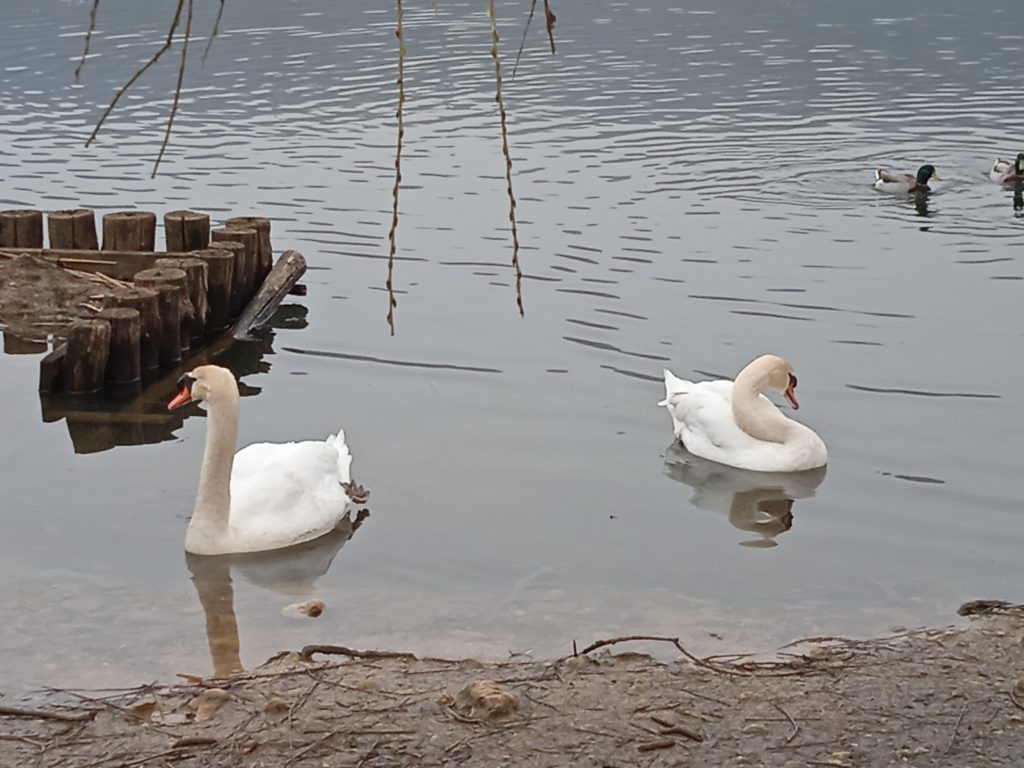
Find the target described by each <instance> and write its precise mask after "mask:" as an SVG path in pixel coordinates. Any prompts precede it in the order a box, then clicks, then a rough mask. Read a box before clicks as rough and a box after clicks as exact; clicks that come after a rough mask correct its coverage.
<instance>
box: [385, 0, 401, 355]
mask: <svg viewBox="0 0 1024 768" xmlns="http://www.w3.org/2000/svg"><path fill="white" fill-rule="evenodd" d="M397 1H398V21H397V23H396V25H395V37H397V38H398V81H397V83H398V109H397V110H396V111H395V117H396V118H398V146H397V148H396V150H395V188H394V191H393V192H392V198H393V201H392V208H391V231H390V232H388V241H389V242H390V250H389V251H388V279H387V283H386V285H387V289H388V327H389V328H391V335H392V336H394V335H395V307H397V306H398V300H397V299H396V298H395V286H394V282H393V280H392V278H393V276H394V272H395V253H396V251H397V248H396V245H395V235H396V233H397V232H398V188H399V185H401V183H402V138H403V137H404V135H405V126H404V124H403V122H402V113H403V112H404V106H405V37H404V33H403V31H402V19H403V15H404V11H403V9H402V0H397Z"/></svg>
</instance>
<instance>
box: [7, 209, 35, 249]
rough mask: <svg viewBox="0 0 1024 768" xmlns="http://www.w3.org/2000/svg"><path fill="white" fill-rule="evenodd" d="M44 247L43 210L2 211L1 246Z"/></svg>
mask: <svg viewBox="0 0 1024 768" xmlns="http://www.w3.org/2000/svg"><path fill="white" fill-rule="evenodd" d="M42 247H43V212H42V211H31V210H28V211H0V248H42Z"/></svg>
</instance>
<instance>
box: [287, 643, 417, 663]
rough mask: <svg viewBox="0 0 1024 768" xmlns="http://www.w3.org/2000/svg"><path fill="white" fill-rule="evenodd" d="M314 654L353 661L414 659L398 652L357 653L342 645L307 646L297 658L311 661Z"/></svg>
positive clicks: (413, 656) (414, 657)
mask: <svg viewBox="0 0 1024 768" xmlns="http://www.w3.org/2000/svg"><path fill="white" fill-rule="evenodd" d="M315 653H322V654H331V655H337V656H350V657H352V658H353V659H410V660H415V659H416V656H415V655H414V654H412V653H404V652H400V651H359V650H356V649H355V648H346V647H345V646H344V645H307V646H305V647H303V649H302V650H301V651H299V658H300V659H302V660H303V661H312V660H313V654H315Z"/></svg>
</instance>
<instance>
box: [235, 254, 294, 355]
mask: <svg viewBox="0 0 1024 768" xmlns="http://www.w3.org/2000/svg"><path fill="white" fill-rule="evenodd" d="M305 271H306V258H305V257H304V256H303V255H302V254H301V253H299V252H298V251H285V252H284V253H283V254H282V255H281V258H280V259H278V260H277V264H275V265H274V268H273V269H271V270H270V274H269V275H267V279H266V280H264V281H263V285H262V286H261V287H260V289H259V291H258V292H257V293H256V296H255V297H254V298H253V300H252V301H251V302H249V306H247V307H246V308H245V310H244V311H243V312H242V314H241V315H240V316H239V318H238V320H237V321H236V322H235V325H234V327H233V328H232V329H231V335H232V336H233V337H234V338H236V339H241V338H245V337H246V336H248V335H249V334H250V333H251V332H252V331H253V330H255V329H256V328H259V327H260V326H262V325H266V323H267V322H268V321H269V320H270V316H271V315H273V314H274V310H276V309H277V307H278V305H280V303H281V301H282V299H284V297H285V296H287V295H288V292H289V291H290V290H291V287H292V286H293V285H295V282H296V281H297V280H298V279H299V278H300V277H302V275H303V273H305Z"/></svg>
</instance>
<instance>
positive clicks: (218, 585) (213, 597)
mask: <svg viewBox="0 0 1024 768" xmlns="http://www.w3.org/2000/svg"><path fill="white" fill-rule="evenodd" d="M369 514H370V513H369V512H368V511H367V510H365V509H363V510H360V511H359V512H358V513H357V514H356V517H355V519H354V520H353V519H352V518H351V517H350V516H348V515H346V516H345V517H344V518H343V519H342V521H341V523H340V524H339V525H338V527H337V528H335V529H334V530H333V531H332V532H331V533H329V534H327V535H326V536H321V537H320V538H319V539H315V540H314V541H309V542H306V543H305V544H299V545H297V546H294V547H288V548H287V549H277V550H272V551H269V552H250V553H246V554H238V555H212V556H211V555H193V554H191V553H189V552H186V553H185V563H186V564H187V565H188V570H189V573H191V574H192V583H193V584H194V585H195V588H196V593H197V594H198V595H199V602H200V604H201V605H202V607H203V613H204V614H205V616H206V640H207V643H208V644H209V646H210V658H211V659H212V661H213V675H214V677H228V676H230V675H232V674H235V673H237V672H242V671H244V669H245V668H244V667H243V666H242V659H241V654H240V647H241V644H240V641H239V638H238V620H237V619H236V618H235V593H234V588H233V586H232V580H231V575H232V571H234V572H235V573H237V574H241V575H242V576H243V577H245V579H246V580H247V581H249V582H251V583H252V584H255V585H256V586H258V587H261V588H263V589H267V590H270V591H271V592H276V593H277V594H279V595H285V596H287V597H289V598H294V597H304V596H307V595H310V594H312V591H313V587H314V585H315V584H316V580H317V579H319V578H320V577H321V576H323V575H324V574H325V573H327V571H328V569H329V568H330V567H331V563H332V562H333V561H334V556H335V555H337V554H338V551H339V550H340V549H341V548H342V547H343V546H345V542H347V541H348V540H349V539H351V538H352V536H353V534H355V532H356V531H357V530H358V529H359V527H360V526H361V525H362V524H363V521H364V520H365V519H366V518H367V517H368V516H369Z"/></svg>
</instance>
